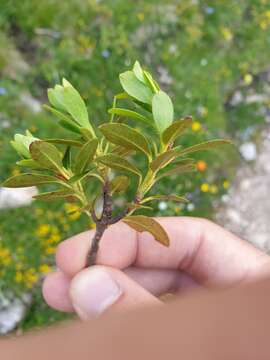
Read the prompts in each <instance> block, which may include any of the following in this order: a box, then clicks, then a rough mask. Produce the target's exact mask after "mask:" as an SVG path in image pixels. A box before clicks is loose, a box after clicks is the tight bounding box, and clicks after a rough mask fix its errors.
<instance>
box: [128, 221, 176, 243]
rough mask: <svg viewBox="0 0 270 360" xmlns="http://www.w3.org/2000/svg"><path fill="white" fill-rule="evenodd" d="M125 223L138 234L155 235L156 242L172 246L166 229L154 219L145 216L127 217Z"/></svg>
mask: <svg viewBox="0 0 270 360" xmlns="http://www.w3.org/2000/svg"><path fill="white" fill-rule="evenodd" d="M123 222H124V223H126V224H127V225H129V226H130V227H131V228H132V229H134V230H136V231H138V232H144V231H147V232H149V233H150V234H151V235H153V237H154V238H155V240H156V241H158V242H159V243H161V244H162V245H165V246H169V245H170V239H169V236H168V234H167V233H166V231H165V230H164V228H163V227H162V226H161V225H160V224H159V223H158V222H157V221H156V220H154V219H153V218H150V217H147V216H143V215H133V216H127V217H125V218H124V219H123Z"/></svg>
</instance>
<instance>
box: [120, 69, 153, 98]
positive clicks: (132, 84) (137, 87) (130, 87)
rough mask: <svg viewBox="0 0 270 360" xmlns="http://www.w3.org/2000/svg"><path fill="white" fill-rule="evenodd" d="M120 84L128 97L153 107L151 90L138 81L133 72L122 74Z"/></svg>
mask: <svg viewBox="0 0 270 360" xmlns="http://www.w3.org/2000/svg"><path fill="white" fill-rule="evenodd" d="M120 83H121V85H122V87H123V89H124V90H125V91H126V92H127V93H128V95H130V96H131V97H133V98H135V99H137V100H139V101H141V102H142V103H145V104H149V105H151V103H152V97H153V94H152V92H151V90H150V89H149V88H148V87H147V86H146V85H145V84H143V83H142V82H141V81H140V80H138V79H137V77H136V76H135V74H134V73H133V72H132V71H126V72H124V73H122V74H120Z"/></svg>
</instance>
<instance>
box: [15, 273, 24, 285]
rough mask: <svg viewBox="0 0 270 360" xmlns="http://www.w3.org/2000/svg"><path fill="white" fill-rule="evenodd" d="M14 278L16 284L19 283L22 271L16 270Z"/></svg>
mask: <svg viewBox="0 0 270 360" xmlns="http://www.w3.org/2000/svg"><path fill="white" fill-rule="evenodd" d="M14 280H15V282H16V283H18V284H19V283H21V282H22V281H23V273H22V272H21V271H16V274H15V279H14Z"/></svg>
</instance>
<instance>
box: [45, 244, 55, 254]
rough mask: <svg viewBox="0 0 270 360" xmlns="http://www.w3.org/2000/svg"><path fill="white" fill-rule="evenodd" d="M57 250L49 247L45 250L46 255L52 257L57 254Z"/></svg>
mask: <svg viewBox="0 0 270 360" xmlns="http://www.w3.org/2000/svg"><path fill="white" fill-rule="evenodd" d="M55 251H56V248H55V247H53V246H49V247H47V248H46V249H45V254H46V255H52V254H55Z"/></svg>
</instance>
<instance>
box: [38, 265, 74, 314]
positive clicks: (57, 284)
mask: <svg viewBox="0 0 270 360" xmlns="http://www.w3.org/2000/svg"><path fill="white" fill-rule="evenodd" d="M69 288H70V278H69V277H67V276H66V275H65V274H63V273H62V272H61V271H58V272H55V273H50V274H48V275H47V277H46V279H45V281H44V282H43V287H42V294H43V297H44V299H45V300H46V302H47V304H48V305H49V306H51V307H52V308H54V309H55V310H58V311H63V312H73V311H74V309H73V306H72V303H71V301H70V297H69Z"/></svg>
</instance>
